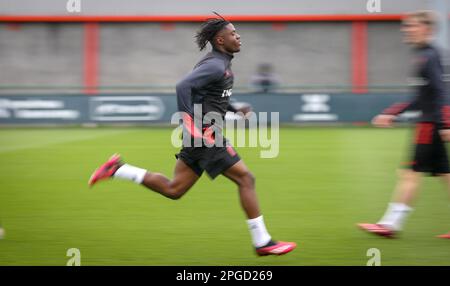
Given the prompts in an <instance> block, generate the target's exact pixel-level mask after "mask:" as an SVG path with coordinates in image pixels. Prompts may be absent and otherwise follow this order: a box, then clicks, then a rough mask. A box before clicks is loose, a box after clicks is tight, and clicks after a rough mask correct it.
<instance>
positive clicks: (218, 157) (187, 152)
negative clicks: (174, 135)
mask: <svg viewBox="0 0 450 286" xmlns="http://www.w3.org/2000/svg"><path fill="white" fill-rule="evenodd" d="M175 157H176V158H177V159H181V160H183V162H184V163H186V165H188V166H189V167H190V168H191V169H192V170H193V171H194V172H195V173H196V174H197V175H198V176H199V177H200V176H201V175H202V173H203V171H206V173H208V175H209V176H210V177H211V179H214V178H216V177H217V176H218V175H220V174H222V173H223V172H225V171H226V170H227V169H229V168H230V167H231V166H233V165H234V164H236V163H237V162H239V161H240V160H241V159H240V158H239V155H238V154H237V153H236V151H235V150H234V148H233V147H232V146H231V145H228V144H227V145H224V146H223V147H216V146H213V147H206V146H204V147H183V148H182V149H181V151H180V153H178V154H176V155H175Z"/></svg>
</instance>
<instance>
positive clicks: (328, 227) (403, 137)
mask: <svg viewBox="0 0 450 286" xmlns="http://www.w3.org/2000/svg"><path fill="white" fill-rule="evenodd" d="M170 134H171V130H170V129H151V128H134V129H133V128H129V129H128V128H117V129H77V128H73V129H66V130H62V129H41V130H38V129H19V130H12V129H9V130H0V156H1V163H0V219H1V220H2V224H3V226H4V228H5V230H6V236H5V238H4V239H3V240H0V265H65V264H66V262H67V260H68V259H69V258H68V257H66V251H67V249H69V248H78V249H80V251H81V264H82V265H365V264H366V262H367V260H368V259H369V258H368V257H367V256H366V252H367V250H368V249H369V248H378V249H379V250H380V251H381V263H382V265H450V241H448V240H440V239H437V238H435V237H434V236H435V235H437V234H440V233H445V232H446V231H448V230H450V224H449V221H450V208H449V202H448V193H447V192H446V191H445V189H444V188H443V186H442V184H441V182H439V181H438V180H437V179H434V178H426V179H425V180H424V182H423V188H422V193H421V195H420V200H419V201H418V203H417V205H416V210H415V212H414V213H413V215H412V216H411V217H410V219H409V220H408V223H407V225H406V227H405V231H404V233H403V234H402V235H401V238H400V239H396V240H388V239H383V238H379V237H375V236H371V235H369V234H366V233H363V232H361V231H359V230H358V229H357V228H356V227H355V223H357V222H365V221H367V222H375V221H376V220H377V219H378V218H379V217H380V216H381V215H382V213H383V212H384V209H385V207H386V204H387V202H388V201H389V199H390V197H391V193H392V189H393V187H394V184H395V180H396V174H395V170H396V168H397V166H398V165H399V164H400V162H401V161H403V160H404V158H405V155H406V151H407V143H408V137H409V135H408V134H409V131H408V130H407V129H390V130H378V129H370V128H298V129H296V128H286V129H282V130H281V133H280V143H281V148H280V154H279V156H278V157H277V158H276V159H261V158H260V157H259V151H260V150H259V149H257V148H237V149H238V151H239V153H240V155H241V157H242V158H243V159H244V160H245V162H246V164H247V165H248V166H249V168H250V169H251V170H252V171H253V173H254V174H255V176H256V178H257V179H256V180H257V193H258V195H259V199H260V204H261V208H262V210H263V214H264V215H265V220H266V224H267V226H268V229H269V230H270V232H271V234H272V235H273V236H274V238H275V239H280V240H288V241H295V242H297V243H298V244H299V247H298V249H297V250H295V251H294V252H292V253H290V254H288V255H285V256H282V257H263V258H260V257H256V256H255V254H254V252H253V250H252V247H251V244H250V236H249V233H248V231H247V225H246V223H245V217H244V214H243V212H242V211H241V209H240V206H239V202H238V196H237V192H236V187H235V186H234V185H233V184H232V183H230V182H228V181H227V180H226V179H224V178H222V177H221V178H218V179H217V180H215V181H210V180H209V179H208V178H207V177H206V176H204V177H203V178H202V179H201V180H200V181H199V182H198V183H197V184H196V185H195V186H194V188H193V189H192V190H191V191H190V192H189V193H188V194H187V195H186V196H185V197H183V198H182V199H181V200H178V201H171V200H168V199H166V198H164V197H162V196H160V195H158V194H155V193H153V192H151V191H149V190H146V189H144V188H143V187H140V186H137V185H134V184H132V183H130V182H124V181H117V180H116V181H109V182H105V183H103V184H99V185H98V186H96V187H95V188H94V189H89V188H88V187H87V184H86V183H87V180H88V178H89V176H90V174H91V172H92V171H93V169H95V168H96V167H97V166H98V165H99V164H100V163H102V162H103V161H104V160H105V159H107V158H108V157H109V155H110V154H112V153H114V152H120V153H121V154H122V155H123V157H124V158H125V159H126V160H127V161H128V162H129V163H132V164H135V165H138V166H142V167H145V168H148V169H149V170H153V171H158V172H163V173H166V174H171V173H172V167H173V165H174V162H175V159H174V153H175V152H176V151H177V149H176V148H174V147H172V146H171V144H170Z"/></svg>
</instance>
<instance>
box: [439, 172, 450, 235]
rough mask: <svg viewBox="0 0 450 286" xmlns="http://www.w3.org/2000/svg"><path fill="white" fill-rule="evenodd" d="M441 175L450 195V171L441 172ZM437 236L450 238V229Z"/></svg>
mask: <svg viewBox="0 0 450 286" xmlns="http://www.w3.org/2000/svg"><path fill="white" fill-rule="evenodd" d="M439 176H440V177H441V178H442V181H443V182H444V185H445V186H446V188H447V190H448V193H449V196H450V173H446V174H439ZM437 237H439V238H446V239H450V231H449V232H448V233H446V234H441V235H438V236H437Z"/></svg>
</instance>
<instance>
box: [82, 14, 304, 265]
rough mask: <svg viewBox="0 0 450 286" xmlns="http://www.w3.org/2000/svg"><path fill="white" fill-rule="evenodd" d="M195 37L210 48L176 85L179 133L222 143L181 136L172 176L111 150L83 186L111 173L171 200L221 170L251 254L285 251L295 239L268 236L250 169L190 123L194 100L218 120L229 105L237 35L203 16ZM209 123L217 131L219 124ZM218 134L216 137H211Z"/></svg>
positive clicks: (229, 26)
mask: <svg viewBox="0 0 450 286" xmlns="http://www.w3.org/2000/svg"><path fill="white" fill-rule="evenodd" d="M196 39H197V40H196V42H197V44H198V46H199V48H200V50H203V49H204V48H205V47H206V45H207V44H208V42H209V43H210V44H211V45H212V51H211V52H209V53H208V54H207V55H206V56H205V57H203V58H202V59H201V60H200V61H199V62H198V63H197V65H196V66H195V67H194V69H193V70H192V71H191V72H190V73H189V74H188V75H187V76H186V77H185V78H183V79H182V80H181V81H180V82H179V83H178V84H177V87H176V91H177V101H178V109H179V111H181V112H183V114H184V115H183V125H184V128H185V132H186V131H187V132H188V133H187V134H188V137H190V138H189V140H191V139H192V140H194V139H195V138H197V139H198V138H200V139H201V141H204V142H208V143H214V142H215V140H223V142H222V143H223V146H221V147H219V146H215V145H214V146H212V147H208V146H205V144H202V145H201V146H200V147H195V146H194V147H189V146H186V145H187V144H184V143H185V140H183V148H182V149H181V152H180V153H179V154H177V155H176V157H177V161H176V165H175V171H174V177H173V179H169V178H167V177H166V176H164V175H162V174H159V173H155V172H149V171H147V170H144V169H141V168H137V167H134V166H131V165H128V164H124V163H122V162H121V160H120V157H119V156H118V155H114V156H113V157H111V158H110V159H109V160H108V161H107V162H106V163H105V164H103V165H102V166H101V167H100V168H98V169H97V170H96V171H95V172H94V173H93V174H92V176H91V179H90V181H89V185H94V184H95V183H96V182H98V181H100V180H103V179H109V178H112V177H115V178H121V179H126V180H130V181H133V182H135V183H138V184H142V185H143V186H145V187H147V188H149V189H151V190H153V191H155V192H158V193H160V194H161V195H163V196H166V197H168V198H170V199H174V200H175V199H179V198H181V197H182V196H183V195H184V194H185V193H186V192H187V191H188V190H189V189H190V188H191V187H192V186H193V185H194V184H195V182H197V180H198V179H199V178H200V176H201V175H202V173H203V171H206V172H207V173H208V175H209V176H210V177H211V178H212V179H214V178H216V177H217V176H218V175H220V174H222V175H224V176H225V177H227V178H228V179H230V180H231V181H233V182H234V183H236V184H237V185H238V187H239V196H240V201H241V205H242V208H243V209H244V211H245V213H246V215H247V218H248V220H247V223H248V227H249V230H250V233H251V236H252V241H253V245H254V247H255V250H256V253H257V254H258V255H261V256H262V255H281V254H285V253H288V252H290V251H292V250H294V248H295V247H296V244H295V243H292V242H281V241H278V242H277V241H273V240H272V238H271V236H270V235H269V233H268V231H267V230H266V226H265V224H264V221H263V216H262V215H261V213H260V211H259V206H258V200H257V197H256V193H255V178H254V177H253V175H252V173H251V172H250V170H249V169H248V168H247V166H246V165H245V164H244V162H243V161H242V160H241V159H240V158H239V156H238V154H237V153H236V151H235V150H234V149H233V147H232V146H231V145H229V144H228V142H227V140H226V139H225V138H223V137H222V136H217V134H216V133H214V135H212V134H211V133H210V132H209V131H210V130H211V129H210V128H211V126H209V125H205V124H203V125H202V124H201V123H200V124H201V125H200V126H197V125H196V124H195V118H197V116H198V114H194V103H195V104H200V105H201V107H202V113H201V114H200V117H203V116H204V115H205V114H206V113H208V112H216V113H217V114H219V115H220V116H221V117H222V119H223V117H224V116H225V113H226V112H227V110H228V109H230V104H229V100H230V96H231V89H232V87H233V73H232V71H231V60H232V59H233V54H234V53H237V52H239V51H240V47H241V40H240V36H239V34H238V33H237V32H236V30H235V28H234V26H233V24H231V23H230V22H228V21H226V20H225V19H223V18H220V19H209V20H207V21H206V22H205V23H204V24H203V25H202V27H201V29H200V30H199V31H198V33H197V35H196ZM246 108H248V107H246ZM200 122H202V120H200ZM215 127H218V128H219V129H220V130H221V127H222V126H215ZM215 130H217V129H215ZM183 134H186V133H183ZM218 137H220V138H221V139H217V138H218ZM184 139H186V137H185V138H184Z"/></svg>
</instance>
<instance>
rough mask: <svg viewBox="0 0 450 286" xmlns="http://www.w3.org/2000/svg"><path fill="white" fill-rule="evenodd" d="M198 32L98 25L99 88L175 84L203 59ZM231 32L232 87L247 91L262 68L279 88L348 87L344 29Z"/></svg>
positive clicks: (186, 27)
mask: <svg viewBox="0 0 450 286" xmlns="http://www.w3.org/2000/svg"><path fill="white" fill-rule="evenodd" d="M197 28H198V24H183V25H176V26H175V28H174V29H173V30H169V31H166V30H164V29H161V27H160V25H159V24H126V25H122V24H102V25H101V44H100V45H101V61H100V62H101V67H100V70H101V77H100V82H101V84H103V85H110V84H117V82H123V83H126V84H174V83H175V82H176V81H177V80H178V79H180V78H181V77H182V76H183V75H184V74H186V73H187V72H189V71H190V70H191V69H192V67H193V66H194V64H195V63H196V62H197V61H198V59H199V58H200V57H202V55H203V54H204V53H200V52H198V50H197V47H196V45H195V43H194V35H195V31H196V29H197ZM236 28H237V30H238V33H240V35H241V39H242V42H243V46H242V50H241V52H240V53H238V54H236V56H235V59H234V61H233V70H234V73H235V75H236V77H235V84H236V85H240V86H245V85H248V84H249V81H250V78H251V76H252V74H253V73H254V72H255V70H256V67H257V66H258V65H259V64H260V63H263V62H268V63H271V64H272V65H273V66H274V68H275V71H276V73H277V74H278V76H279V77H280V78H281V81H282V83H283V84H290V85H292V84H300V85H305V84H328V85H336V84H344V85H348V84H350V70H349V64H348V63H349V61H350V50H349V44H350V38H349V37H350V24H348V23H290V24H286V25H285V26H284V27H282V29H283V30H281V31H277V30H274V29H273V27H272V25H271V24H256V23H237V24H236Z"/></svg>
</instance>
